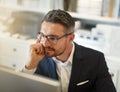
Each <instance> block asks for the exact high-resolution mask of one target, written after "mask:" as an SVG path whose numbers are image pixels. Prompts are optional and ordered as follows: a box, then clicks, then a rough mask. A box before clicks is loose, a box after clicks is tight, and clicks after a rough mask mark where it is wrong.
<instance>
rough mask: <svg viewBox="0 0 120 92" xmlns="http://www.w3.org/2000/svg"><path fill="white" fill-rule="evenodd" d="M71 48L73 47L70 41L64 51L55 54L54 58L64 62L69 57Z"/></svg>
mask: <svg viewBox="0 0 120 92" xmlns="http://www.w3.org/2000/svg"><path fill="white" fill-rule="evenodd" d="M72 48H73V44H72V43H71V44H70V45H69V46H68V47H67V48H66V50H65V52H64V53H63V54H62V55H60V56H57V57H56V59H58V60H60V61H61V62H63V63H64V62H66V61H67V59H68V58H69V56H70V54H71V51H72Z"/></svg>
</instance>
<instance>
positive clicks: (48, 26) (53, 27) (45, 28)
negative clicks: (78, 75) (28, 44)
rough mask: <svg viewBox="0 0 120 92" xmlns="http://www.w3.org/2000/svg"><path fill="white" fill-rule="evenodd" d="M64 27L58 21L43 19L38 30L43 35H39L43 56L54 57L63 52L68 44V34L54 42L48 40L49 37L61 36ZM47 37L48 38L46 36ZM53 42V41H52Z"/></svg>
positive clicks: (64, 29) (63, 33)
mask: <svg viewBox="0 0 120 92" xmlns="http://www.w3.org/2000/svg"><path fill="white" fill-rule="evenodd" d="M65 31H66V28H65V27H64V26H63V25H61V24H58V23H51V22H46V21H44V22H43V23H42V25H41V30H40V32H41V33H42V34H43V35H44V36H45V37H44V36H43V37H41V39H40V43H41V44H42V45H43V47H44V49H45V56H47V57H54V56H59V55H61V54H64V52H65V51H66V48H67V46H68V45H69V40H68V38H69V36H64V37H62V38H61V39H59V40H56V41H55V43H52V41H51V40H52V39H50V40H49V37H58V38H59V37H61V36H63V35H65V34H66V33H65ZM46 37H48V39H47V38H46ZM53 42H54V41H53Z"/></svg>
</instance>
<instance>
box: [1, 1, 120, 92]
mask: <svg viewBox="0 0 120 92" xmlns="http://www.w3.org/2000/svg"><path fill="white" fill-rule="evenodd" d="M52 9H62V10H65V11H67V12H68V13H70V14H71V16H73V18H74V20H75V39H74V41H75V42H77V43H78V44H79V45H83V46H86V47H89V48H93V49H95V50H99V51H101V52H103V53H104V55H105V59H106V62H107V65H108V67H109V72H110V73H111V77H112V79H113V81H114V84H115V86H116V88H117V92H120V86H119V85H120V43H119V42H120V0H0V65H2V66H6V67H9V68H13V69H22V68H23V66H24V64H25V62H26V59H27V57H28V51H29V45H30V44H31V43H35V40H36V37H37V34H38V32H39V31H40V22H41V20H42V18H43V16H44V15H45V14H46V13H47V12H48V11H49V10H52Z"/></svg>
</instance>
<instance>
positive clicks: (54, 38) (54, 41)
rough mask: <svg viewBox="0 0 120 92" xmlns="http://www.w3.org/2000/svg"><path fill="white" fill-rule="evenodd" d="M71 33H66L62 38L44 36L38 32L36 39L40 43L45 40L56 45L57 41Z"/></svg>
mask: <svg viewBox="0 0 120 92" xmlns="http://www.w3.org/2000/svg"><path fill="white" fill-rule="evenodd" d="M72 33H73V32H71V33H67V34H65V35H63V36H60V37H58V36H56V35H45V34H43V33H42V32H39V33H38V36H37V38H38V39H39V40H40V42H44V41H45V38H46V39H47V40H48V41H49V42H50V43H51V44H56V43H57V42H58V40H60V39H62V38H63V37H66V36H68V35H70V34H72Z"/></svg>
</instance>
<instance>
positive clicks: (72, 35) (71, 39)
mask: <svg viewBox="0 0 120 92" xmlns="http://www.w3.org/2000/svg"><path fill="white" fill-rule="evenodd" d="M74 37H75V34H74V33H72V34H71V35H69V40H70V41H73V40H74Z"/></svg>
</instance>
